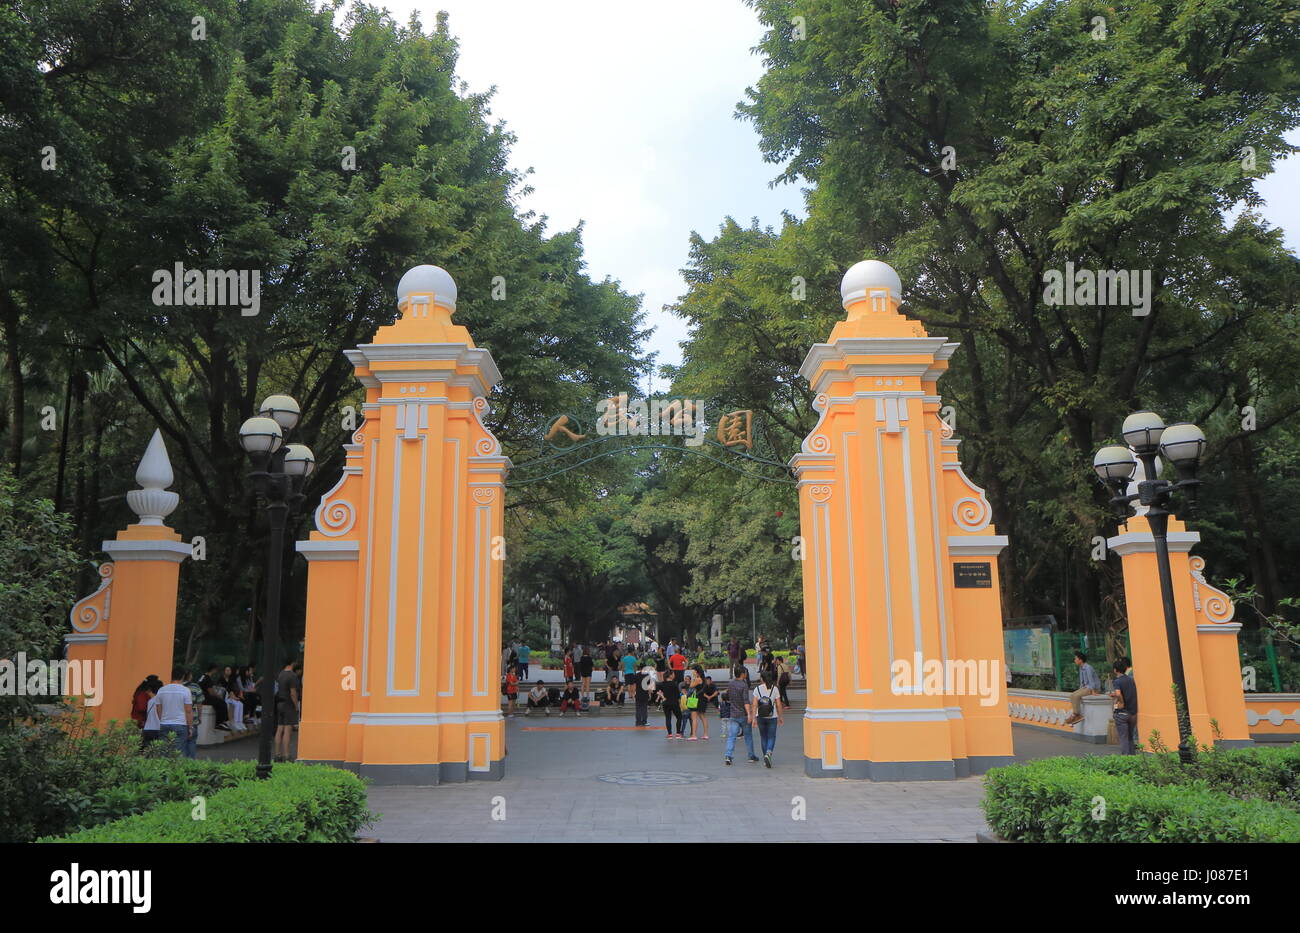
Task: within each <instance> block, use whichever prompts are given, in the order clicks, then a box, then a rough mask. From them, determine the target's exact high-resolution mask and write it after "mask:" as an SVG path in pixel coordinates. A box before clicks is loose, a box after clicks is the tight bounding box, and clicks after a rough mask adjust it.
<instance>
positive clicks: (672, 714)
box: [658, 670, 682, 740]
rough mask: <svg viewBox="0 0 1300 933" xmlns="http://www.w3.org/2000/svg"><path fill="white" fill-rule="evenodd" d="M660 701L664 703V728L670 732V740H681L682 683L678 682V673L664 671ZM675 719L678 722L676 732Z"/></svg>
mask: <svg viewBox="0 0 1300 933" xmlns="http://www.w3.org/2000/svg"><path fill="white" fill-rule="evenodd" d="M658 699H659V700H661V701H662V702H663V706H664V728H665V729H666V730H667V731H668V738H669V739H670V740H671V739H680V738H681V737H682V706H681V703H682V687H681V682H680V681H678V680H677V672H676V671H672V670H668V671H664V673H663V680H661V681H660V682H659V693H658ZM674 719H675V720H676V721H677V729H676V730H675V731H674V729H673V720H674Z"/></svg>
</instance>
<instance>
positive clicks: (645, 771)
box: [200, 713, 1115, 842]
mask: <svg viewBox="0 0 1300 933" xmlns="http://www.w3.org/2000/svg"><path fill="white" fill-rule="evenodd" d="M653 717H654V714H653V713H652V719H651V722H656V723H657V722H659V721H660V720H656V719H655V718H653ZM721 726H722V723H721V720H719V719H717V718H713V719H712V720H711V721H710V723H709V733H710V739H709V741H708V742H703V741H699V742H688V741H684V740H674V741H671V742H670V741H668V740H667V739H665V738H664V730H663V726H662V725H655V726H652V727H649V728H645V729H637V728H635V727H633V726H632V717H631V716H627V715H618V714H614V715H611V714H608V713H607V714H605V715H603V716H583V717H582V718H581V719H575V718H573V717H571V716H566V717H565V718H564V719H560V718H559V717H558V716H551V717H550V718H547V717H535V716H534V717H525V716H522V715H520V716H516V717H515V718H513V719H508V720H507V721H506V744H507V748H508V750H509V755H508V757H507V759H506V777H505V778H504V779H503V780H501V781H495V782H492V781H474V782H470V783H467V784H444V785H442V786H440V787H373V786H372V787H371V788H370V791H369V798H370V808H371V809H372V810H374V811H376V812H378V813H380V814H382V817H381V819H380V820H379V821H378V822H377V823H376V824H375V825H374V826H373V827H372V828H371V829H368V830H363V831H362V834H363V835H369V836H376V837H378V838H379V839H380V840H382V841H384V842H599V841H615V840H617V841H623V842H668V841H695V842H703V841H708V842H717V841H723V840H727V839H737V840H742V839H743V840H751V841H752V840H754V839H772V840H781V841H790V842H974V841H975V834H976V832H978V831H981V830H983V829H984V828H985V823H984V816H983V814H982V813H981V811H980V808H979V802H980V799H981V798H982V797H983V779H982V778H980V777H970V778H963V779H961V780H956V781H911V782H899V783H874V782H871V781H846V780H841V779H816V780H814V779H811V778H807V777H805V776H804V773H803V761H802V753H801V749H802V748H803V742H802V716H801V715H800V714H798V713H796V714H795V715H793V716H790V717H788V718H787V719H786V725H785V726H784V727H782V729H781V731H780V734H779V735H778V737H777V746H776V755H775V757H774V761H773V767H772V769H771V770H768V769H767V768H765V767H763V765H762V764H750V763H748V762H747V761H746V760H745V752H744V742H743V740H742V741H741V742H740V743H739V747H738V749H737V755H736V761H735V764H733V765H731V766H727V765H725V764H724V763H723V760H722V750H723V742H722V741H721V740H720V738H719V736H721V735H723V734H724V731H723V729H722V728H721ZM1013 734H1014V737H1015V745H1016V752H1017V757H1018V758H1019V759H1020V760H1029V759H1034V758H1046V757H1050V756H1053V755H1088V754H1111V753H1114V751H1115V748H1114V747H1113V746H1112V747H1108V746H1104V745H1102V746H1097V745H1088V744H1086V743H1083V742H1077V741H1074V740H1071V739H1067V738H1065V737H1063V736H1059V735H1054V734H1051V733H1048V732H1044V731H1040V730H1036V729H1032V728H1028V727H1024V726H1016V727H1013ZM755 740H756V741H757V736H755ZM200 755H201V756H202V757H204V758H223V759H231V758H256V757H257V742H256V740H255V739H251V738H250V739H244V740H240V741H235V742H229V743H227V744H225V745H221V746H216V747H213V748H208V749H202V750H200ZM800 798H802V807H801V804H800ZM800 810H802V816H803V819H795V816H797V815H800ZM494 814H495V815H496V816H497V817H500V816H502V815H504V817H505V818H504V819H494V818H493V817H494Z"/></svg>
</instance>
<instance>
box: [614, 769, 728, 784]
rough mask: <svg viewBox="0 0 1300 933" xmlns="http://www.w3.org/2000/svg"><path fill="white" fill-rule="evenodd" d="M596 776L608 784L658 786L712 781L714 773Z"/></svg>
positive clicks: (680, 772) (628, 773)
mask: <svg viewBox="0 0 1300 933" xmlns="http://www.w3.org/2000/svg"><path fill="white" fill-rule="evenodd" d="M596 778H597V780H600V781H604V782H605V783H606V784H632V785H637V786H640V787H657V786H662V785H666V784H703V783H704V782H706V781H712V780H713V775H711V774H700V773H699V772H697V771H617V772H615V773H613V774H599V775H597V776H596Z"/></svg>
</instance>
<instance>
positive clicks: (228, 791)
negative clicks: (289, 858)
mask: <svg viewBox="0 0 1300 933" xmlns="http://www.w3.org/2000/svg"><path fill="white" fill-rule="evenodd" d="M223 769H224V770H225V771H226V772H227V773H228V774H230V775H231V776H236V775H237V776H238V777H239V778H243V779H242V780H239V781H238V783H236V784H234V785H233V786H231V787H226V788H225V789H223V790H219V791H217V792H216V793H214V794H213V795H212V796H211V797H208V798H207V799H206V802H205V804H204V808H205V814H204V818H203V819H196V818H195V816H194V813H195V809H196V807H195V805H194V804H191V803H190V801H189V800H185V801H179V802H173V803H164V804H162V805H160V806H157V807H155V808H154V809H152V810H149V811H148V812H147V813H142V814H138V815H136V816H130V817H127V818H126V819H121V820H117V821H115V822H112V823H106V824H104V825H102V826H95V827H92V828H90V829H84V830H82V831H80V832H76V833H72V834H71V835H67V836H57V837H51V836H46V837H43V838H41V839H38V840H37V842H351V841H352V839H353V838H354V837H355V835H356V832H357V830H358V829H359V828H361V827H362V826H364V825H366V824H368V823H369V822H371V821H372V820H373V819H374V818H375V817H374V814H371V813H370V812H369V811H368V810H367V808H366V790H365V783H364V782H363V781H362V780H361V779H360V778H359V777H357V776H356V775H355V774H353V773H352V772H350V771H343V770H340V769H338V768H332V767H329V766H326V765H301V764H292V763H288V764H278V765H276V766H275V768H274V770H273V771H272V772H271V778H270V780H267V781H259V780H256V779H255V778H254V777H253V773H254V769H253V765H252V763H251V762H234V763H230V764H226V765H224V766H223Z"/></svg>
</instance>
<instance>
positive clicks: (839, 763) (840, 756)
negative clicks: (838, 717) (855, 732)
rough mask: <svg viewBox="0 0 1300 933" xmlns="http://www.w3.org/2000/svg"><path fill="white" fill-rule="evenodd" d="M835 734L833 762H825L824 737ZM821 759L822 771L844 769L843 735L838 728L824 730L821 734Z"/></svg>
mask: <svg viewBox="0 0 1300 933" xmlns="http://www.w3.org/2000/svg"><path fill="white" fill-rule="evenodd" d="M831 735H833V736H835V764H833V765H832V764H827V763H826V762H827V758H826V737H827V736H831ZM820 737H821V755H822V757H821V761H822V770H823V771H843V770H844V736H843V735H842V734H841V733H840V731H839V730H838V729H835V730H830V729H828V730H826V731H825V732H822V733H821V735H820Z"/></svg>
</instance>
